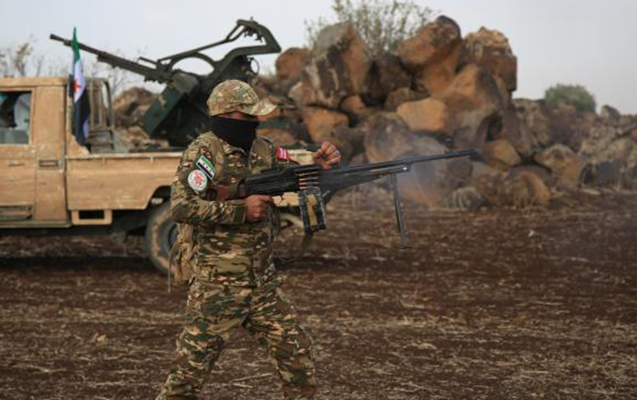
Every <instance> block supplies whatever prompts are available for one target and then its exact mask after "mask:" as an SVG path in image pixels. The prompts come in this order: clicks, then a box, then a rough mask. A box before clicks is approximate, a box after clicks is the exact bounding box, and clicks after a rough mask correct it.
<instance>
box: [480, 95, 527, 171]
mask: <svg viewBox="0 0 637 400" xmlns="http://www.w3.org/2000/svg"><path fill="white" fill-rule="evenodd" d="M495 139H506V140H508V141H509V143H511V144H512V145H513V148H515V151H516V152H517V153H518V154H519V155H520V156H521V157H522V158H524V159H530V158H532V157H533V140H532V138H531V133H530V130H529V129H527V127H525V126H522V124H521V122H520V119H519V118H518V114H517V112H516V109H515V106H514V105H513V104H509V105H508V106H507V107H506V108H505V109H504V112H503V114H502V130H501V131H500V132H498V133H497V134H496V135H495ZM487 140H489V138H487Z"/></svg>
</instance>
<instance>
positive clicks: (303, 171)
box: [216, 149, 478, 248]
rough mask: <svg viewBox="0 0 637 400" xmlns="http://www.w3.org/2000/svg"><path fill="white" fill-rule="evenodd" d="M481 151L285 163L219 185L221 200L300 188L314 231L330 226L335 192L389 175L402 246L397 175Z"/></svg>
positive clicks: (307, 219) (304, 216)
mask: <svg viewBox="0 0 637 400" xmlns="http://www.w3.org/2000/svg"><path fill="white" fill-rule="evenodd" d="M477 155H478V152H477V151H476V150H473V149H468V150H459V151H449V152H446V153H443V154H435V155H429V156H415V157H410V158H405V159H402V160H393V161H385V162H379V163H373V164H363V165H353V166H348V167H342V168H333V169H330V170H326V171H324V170H322V169H321V167H320V166H319V165H317V164H309V165H296V166H291V167H288V166H283V167H279V168H273V169H270V170H266V171H263V172H262V173H260V174H255V175H250V176H248V177H247V178H246V179H245V180H243V181H241V182H239V183H238V185H236V186H235V187H232V188H230V187H217V188H216V189H217V200H218V201H225V200H229V199H233V198H245V197H248V196H251V195H268V196H280V195H282V194H283V193H286V192H297V193H298V196H299V206H300V211H301V218H302V220H303V226H304V229H305V232H306V233H308V234H312V233H314V232H317V231H320V230H323V229H325V228H326V222H325V200H326V199H328V198H329V197H330V196H331V195H332V194H334V193H335V192H337V191H339V190H342V189H346V188H348V187H350V186H354V185H359V184H361V183H365V182H371V181H374V180H376V179H379V178H381V177H383V176H386V175H389V176H390V184H391V189H392V192H393V195H394V207H395V210H396V222H397V224H398V231H399V232H400V236H401V241H402V247H403V248H405V247H407V246H408V239H407V232H406V230H405V220H404V218H403V212H402V204H401V200H400V192H399V190H398V181H397V178H396V175H397V174H400V173H404V172H409V171H410V169H411V166H412V165H413V164H416V163H422V162H430V161H435V160H443V159H449V158H458V157H469V156H477Z"/></svg>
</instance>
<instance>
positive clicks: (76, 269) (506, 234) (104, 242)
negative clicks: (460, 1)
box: [0, 194, 637, 400]
mask: <svg viewBox="0 0 637 400" xmlns="http://www.w3.org/2000/svg"><path fill="white" fill-rule="evenodd" d="M358 209H366V210H368V208H367V207H364V205H363V206H361V205H360V204H358V205H357V204H356V203H355V202H354V201H352V200H351V199H349V198H348V199H335V200H334V201H333V202H332V203H331V204H330V205H329V220H328V224H329V230H328V231H326V232H322V233H320V234H318V235H317V237H316V239H315V241H314V243H313V244H312V247H311V248H310V250H309V251H308V252H307V253H306V254H305V255H304V256H303V257H302V258H301V259H299V260H297V261H295V262H292V263H290V264H289V265H287V266H285V267H284V272H283V273H284V275H285V276H286V277H287V281H286V284H285V290H286V292H287V293H288V296H289V297H291V298H292V299H293V301H294V302H295V303H296V306H297V311H298V314H299V315H300V319H301V320H302V321H303V323H304V324H305V325H306V326H307V327H309V328H310V330H311V332H312V334H313V337H314V340H315V345H316V346H315V350H316V356H317V365H318V378H319V380H320V390H319V396H317V398H319V399H401V400H402V399H468V398H471V399H534V398H539V399H635V398H637V288H636V283H637V279H636V278H637V268H636V266H637V261H636V260H637V247H636V246H635V243H636V242H637V196H635V195H619V194H614V195H608V194H606V195H602V196H589V195H579V196H563V197H561V198H558V199H557V200H555V201H554V202H553V204H552V205H551V206H550V207H549V208H548V209H547V208H534V209H529V210H504V211H502V210H500V211H481V212H476V213H460V212H442V211H437V212H427V211H423V210H418V209H410V210H408V211H407V215H406V217H407V225H408V228H409V235H410V240H411V244H412V247H411V248H409V249H406V250H399V249H398V243H399V241H398V238H397V236H396V233H395V226H394V215H393V211H392V210H391V209H390V208H388V209H386V210H383V211H374V212H369V211H367V212H363V211H358ZM287 247H289V246H287ZM281 251H282V252H283V251H284V248H282V250H281ZM285 251H287V250H285ZM284 254H289V253H284ZM0 285H1V289H0V306H1V308H0V360H2V361H1V362H0V398H2V399H150V398H153V396H154V395H156V393H157V391H158V389H159V387H160V385H161V383H162V382H163V380H164V378H165V376H166V372H167V369H168V366H169V361H170V359H171V358H172V355H173V351H174V339H175V335H176V334H177V333H178V331H179V327H180V322H181V318H182V311H183V309H184V299H185V290H184V289H183V288H179V289H173V291H172V292H171V293H168V292H167V290H166V278H165V277H163V276H161V275H159V274H157V273H156V272H155V271H154V270H153V268H152V266H151V265H150V264H149V262H148V261H146V259H145V258H144V255H143V251H142V250H141V241H139V240H131V241H130V242H129V243H127V246H126V247H123V246H122V245H120V244H118V243H117V242H114V241H112V240H111V239H110V238H105V237H93V238H90V237H89V238H87V237H73V238H71V237H55V238H51V237H48V238H32V239H24V238H17V237H5V238H0ZM279 396H280V395H279V391H278V382H277V379H276V377H275V376H274V374H273V369H272V368H271V365H270V363H269V362H268V361H267V359H266V357H265V353H264V351H262V350H260V349H259V348H258V346H257V344H256V343H254V342H253V341H252V340H251V338H250V337H248V336H247V335H245V334H244V333H243V332H241V331H239V332H237V334H236V335H235V337H234V338H233V340H232V341H231V343H230V344H229V346H228V348H227V349H226V351H225V353H224V354H223V355H222V357H221V360H220V362H219V363H218V365H217V366H216V367H215V368H214V371H213V372H212V375H211V378H210V380H209V383H208V385H207V386H206V389H205V396H203V398H210V399H278V398H280V397H279Z"/></svg>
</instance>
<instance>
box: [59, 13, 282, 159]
mask: <svg viewBox="0 0 637 400" xmlns="http://www.w3.org/2000/svg"><path fill="white" fill-rule="evenodd" d="M246 36H250V37H254V39H255V40H256V41H258V42H263V43H262V44H258V45H254V46H244V47H238V48H235V49H232V50H230V51H229V52H228V53H227V54H226V55H225V56H224V57H223V58H222V59H220V60H218V61H216V60H213V59H212V58H210V57H209V56H208V55H206V54H204V53H203V51H205V50H208V49H211V48H213V47H217V46H221V45H224V44H227V43H231V42H234V41H236V40H238V39H239V38H241V37H246ZM50 38H51V39H52V40H56V41H60V42H62V43H64V45H65V46H69V47H71V41H70V40H68V39H63V38H61V37H59V36H57V35H51V36H50ZM78 47H79V48H80V49H81V50H84V51H86V52H88V53H91V54H94V55H96V56H97V60H98V61H100V62H104V63H107V64H109V65H111V66H113V67H117V68H122V69H125V70H127V71H131V72H134V73H136V74H139V75H142V76H143V77H144V79H145V80H147V81H155V82H158V83H162V84H166V88H165V89H164V90H163V91H162V92H161V94H160V95H159V97H158V98H157V99H156V100H155V101H154V102H153V103H152V104H151V106H150V107H149V108H148V110H147V111H146V113H145V114H144V115H143V116H142V118H141V121H140V125H141V127H142V128H143V129H144V130H145V131H146V132H147V133H148V134H149V135H150V137H152V138H154V139H167V140H168V142H169V143H170V145H171V146H176V147H185V146H187V145H188V143H190V142H191V141H192V140H193V139H194V138H196V137H197V136H198V135H199V134H200V133H201V132H204V131H206V130H207V126H208V111H207V107H206V100H208V97H209V96H210V93H211V92H212V89H213V88H214V87H215V86H216V85H217V84H218V83H220V82H222V81H224V80H226V79H240V80H243V81H246V82H248V81H250V80H251V79H252V78H254V77H255V76H256V73H257V71H254V70H253V68H252V64H253V62H254V59H253V58H252V56H254V55H258V54H270V53H278V52H280V51H281V46H279V43H278V42H277V41H276V39H275V38H274V36H272V33H271V32H270V30H269V29H268V28H266V27H265V26H263V25H260V24H259V23H257V22H256V21H253V20H242V19H240V20H237V23H236V25H235V27H234V28H233V29H232V30H231V31H230V33H228V35H227V36H226V37H225V38H224V39H222V40H220V41H218V42H214V43H210V44H207V45H205V46H201V47H197V48H194V49H192V50H188V51H184V52H181V53H177V54H173V55H170V56H167V57H162V58H159V59H157V60H151V59H148V58H145V57H140V58H139V62H137V61H132V60H128V59H125V58H122V57H119V56H116V55H114V54H110V53H107V52H105V51H101V50H98V49H95V48H93V47H90V46H87V45H85V44H82V43H79V44H78ZM186 59H198V60H201V61H204V62H205V63H207V64H208V65H210V67H211V72H210V73H208V74H207V75H199V74H196V73H193V72H188V71H183V70H181V69H177V68H175V65H176V64H177V63H179V62H180V61H183V60H186Z"/></svg>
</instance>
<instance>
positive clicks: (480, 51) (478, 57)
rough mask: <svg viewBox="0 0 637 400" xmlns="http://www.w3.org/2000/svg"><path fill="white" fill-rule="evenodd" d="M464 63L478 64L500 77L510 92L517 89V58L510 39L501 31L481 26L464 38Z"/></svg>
mask: <svg viewBox="0 0 637 400" xmlns="http://www.w3.org/2000/svg"><path fill="white" fill-rule="evenodd" d="M464 49H465V59H464V60H463V61H464V63H467V64H469V63H474V64H478V65H480V66H482V67H484V68H486V69H487V70H489V71H490V72H491V73H492V74H493V75H494V76H496V77H499V78H500V79H502V81H503V82H504V84H505V87H506V90H508V92H509V93H510V92H513V91H515V90H516V89H517V58H516V57H515V55H513V51H512V50H511V46H510V45H509V41H508V39H507V38H506V36H504V34H502V33H501V32H499V31H496V30H490V29H486V28H480V30H479V31H478V32H473V33H470V34H468V35H467V37H466V38H465V40H464Z"/></svg>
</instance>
